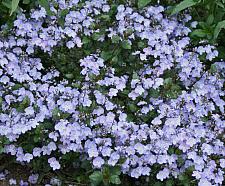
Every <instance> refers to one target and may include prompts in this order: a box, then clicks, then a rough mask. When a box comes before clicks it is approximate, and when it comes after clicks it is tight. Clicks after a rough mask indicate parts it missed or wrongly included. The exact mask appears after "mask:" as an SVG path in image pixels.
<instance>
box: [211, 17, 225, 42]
mask: <svg viewBox="0 0 225 186" xmlns="http://www.w3.org/2000/svg"><path fill="white" fill-rule="evenodd" d="M223 28H225V20H223V21H221V22H219V23H218V24H217V25H216V28H215V30H214V37H213V38H214V39H217V37H218V35H219V33H220V31H221V30H222V29H223Z"/></svg>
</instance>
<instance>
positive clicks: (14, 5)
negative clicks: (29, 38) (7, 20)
mask: <svg viewBox="0 0 225 186" xmlns="http://www.w3.org/2000/svg"><path fill="white" fill-rule="evenodd" d="M19 2H20V0H12V4H11V12H10V16H11V15H12V14H13V12H15V11H16V9H17V7H18V5H19Z"/></svg>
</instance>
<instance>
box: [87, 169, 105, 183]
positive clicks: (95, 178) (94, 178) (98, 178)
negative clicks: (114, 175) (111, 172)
mask: <svg viewBox="0 0 225 186" xmlns="http://www.w3.org/2000/svg"><path fill="white" fill-rule="evenodd" d="M89 178H90V180H91V183H92V184H93V185H95V186H97V185H99V184H100V183H101V182H102V181H103V175H102V173H101V172H100V171H95V172H93V173H92V174H91V175H90V176H89Z"/></svg>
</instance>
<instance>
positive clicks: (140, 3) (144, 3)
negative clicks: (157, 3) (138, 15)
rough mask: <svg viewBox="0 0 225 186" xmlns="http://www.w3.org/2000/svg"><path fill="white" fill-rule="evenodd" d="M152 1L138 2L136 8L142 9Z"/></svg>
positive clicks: (143, 0) (142, 0)
mask: <svg viewBox="0 0 225 186" xmlns="http://www.w3.org/2000/svg"><path fill="white" fill-rule="evenodd" d="M151 1H152V0H138V8H144V7H145V6H146V5H148V4H149V3H150V2H151Z"/></svg>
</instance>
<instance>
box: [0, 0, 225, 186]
mask: <svg viewBox="0 0 225 186" xmlns="http://www.w3.org/2000/svg"><path fill="white" fill-rule="evenodd" d="M164 11H165V10H164V7H162V6H156V7H153V6H149V7H146V8H144V9H141V10H137V9H136V8H133V7H132V5H129V4H120V5H115V4H113V3H111V1H106V0H90V1H80V0H68V1H62V0H59V1H50V6H49V9H46V8H44V7H41V6H39V7H37V8H36V9H33V10H32V11H31V12H30V14H29V15H28V14H25V13H21V14H20V15H18V17H17V19H16V20H15V21H14V26H13V28H12V29H11V32H10V34H8V35H7V36H4V37H3V36H1V37H0V96H1V98H0V136H1V139H2V141H6V143H2V145H1V151H2V153H5V154H10V155H12V156H14V157H16V161H18V162H21V163H23V164H24V163H32V162H35V161H36V160H38V159H41V160H43V161H45V162H46V163H48V164H49V166H50V167H51V168H52V169H53V170H58V169H63V168H64V167H65V164H64V163H65V159H63V158H62V157H63V156H64V155H67V154H70V155H71V154H75V153H78V154H80V159H82V158H83V159H85V160H89V161H90V162H91V165H92V167H93V168H94V169H103V168H104V167H106V166H110V167H119V168H120V170H121V171H122V173H123V174H127V175H129V176H131V177H133V178H139V177H141V176H149V175H151V174H153V173H154V172H155V171H156V179H158V180H161V181H163V180H165V179H169V178H171V177H175V178H177V177H181V176H182V175H183V174H184V173H185V172H186V171H191V175H192V177H194V178H195V180H197V182H198V185H199V186H208V185H222V183H223V180H224V177H223V175H224V168H225V158H224V156H225V147H224V129H225V118H224V117H225V114H224V113H225V112H224V106H225V101H224V96H225V92H224V82H225V81H224V77H225V63H224V62H214V59H215V58H216V57H217V55H218V52H217V50H216V48H215V47H214V46H210V45H208V44H207V43H205V42H202V43H200V44H199V46H193V45H192V44H191V41H190V38H189V37H188V34H189V33H190V32H191V30H190V29H189V28H188V27H186V26H185V24H188V22H189V21H190V20H191V17H190V16H189V15H184V16H181V17H176V16H173V17H167V16H166V14H165V12H164ZM3 29H4V27H2V30H3ZM71 55H72V56H71ZM42 56H44V57H42ZM67 161H71V160H67ZM118 175H119V174H118ZM118 175H114V178H115V179H114V180H112V181H111V182H112V183H114V184H120V182H119V180H118V179H119V178H118ZM35 180H37V178H36V177H35Z"/></svg>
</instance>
